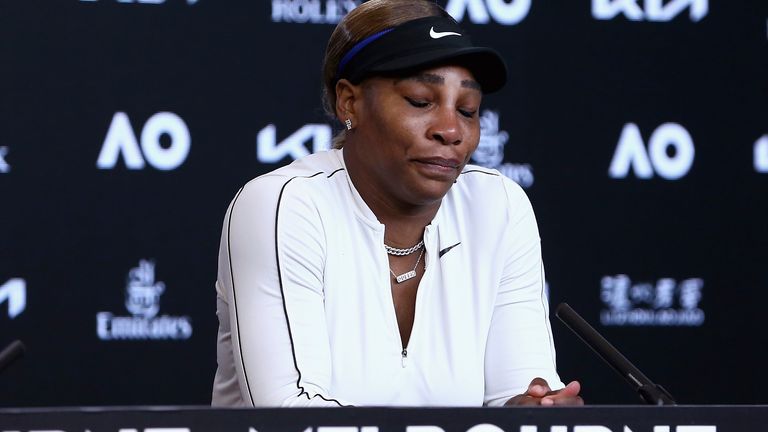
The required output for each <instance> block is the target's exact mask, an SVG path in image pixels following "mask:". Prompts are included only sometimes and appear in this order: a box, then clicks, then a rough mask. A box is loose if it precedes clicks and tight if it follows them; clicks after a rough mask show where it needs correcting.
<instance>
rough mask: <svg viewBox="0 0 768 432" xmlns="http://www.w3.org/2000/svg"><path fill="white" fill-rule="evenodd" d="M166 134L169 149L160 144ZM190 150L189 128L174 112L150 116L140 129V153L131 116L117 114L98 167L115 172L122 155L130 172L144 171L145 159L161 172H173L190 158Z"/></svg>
mask: <svg viewBox="0 0 768 432" xmlns="http://www.w3.org/2000/svg"><path fill="white" fill-rule="evenodd" d="M163 135H167V136H168V137H169V138H170V145H168V147H167V148H164V147H163V145H162V144H161V143H160V138H161V137H162V136H163ZM189 147H190V137H189V129H187V125H186V124H185V123H184V120H182V119H181V117H179V116H177V115H176V114H174V113H171V112H159V113H157V114H155V115H153V116H152V117H150V118H149V120H147V122H146V123H145V124H144V127H143V128H142V130H141V151H140V150H139V145H138V143H137V141H136V135H134V133H133V127H132V126H131V121H130V120H129V119H128V115H127V114H126V113H124V112H117V113H115V115H114V117H112V123H111V124H110V125H109V131H107V137H106V138H105V139H104V145H103V146H102V147H101V152H100V153H99V158H98V159H97V160H96V166H97V167H99V168H100V169H112V168H114V167H115V165H116V164H117V159H118V157H119V156H120V154H122V155H123V159H124V160H125V166H126V167H128V169H132V170H140V169H144V166H145V159H146V162H149V164H150V165H152V166H153V167H155V168H157V169H159V170H164V171H167V170H172V169H175V168H178V167H179V165H181V164H182V163H184V161H185V160H186V159H187V155H188V154H189ZM142 153H143V157H142Z"/></svg>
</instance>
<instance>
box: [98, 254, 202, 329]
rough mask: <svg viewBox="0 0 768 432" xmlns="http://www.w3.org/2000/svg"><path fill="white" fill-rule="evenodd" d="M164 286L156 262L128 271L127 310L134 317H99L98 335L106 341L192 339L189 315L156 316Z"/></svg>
mask: <svg viewBox="0 0 768 432" xmlns="http://www.w3.org/2000/svg"><path fill="white" fill-rule="evenodd" d="M165 289H166V287H165V283H163V282H160V281H156V280H155V262H154V261H151V260H140V261H139V265H138V267H135V268H132V269H131V270H130V271H129V272H128V280H127V283H126V287H125V308H126V309H127V310H128V312H129V313H130V314H131V316H116V315H115V314H113V313H112V312H99V313H98V314H97V315H96V335H97V336H98V338H99V339H101V340H104V341H107V340H160V339H165V340H184V339H189V338H190V337H192V319H191V318H190V317H188V316H170V315H161V316H157V314H158V313H159V311H160V296H161V295H162V294H163V293H164V292H165Z"/></svg>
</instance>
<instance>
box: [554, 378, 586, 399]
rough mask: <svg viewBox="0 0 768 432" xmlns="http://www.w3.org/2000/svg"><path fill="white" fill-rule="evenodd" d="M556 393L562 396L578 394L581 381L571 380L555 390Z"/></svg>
mask: <svg viewBox="0 0 768 432" xmlns="http://www.w3.org/2000/svg"><path fill="white" fill-rule="evenodd" d="M557 393H558V394H560V395H564V396H578V395H579V393H581V383H579V382H578V381H571V382H569V383H568V385H567V386H565V387H563V388H562V389H560V390H558V391H557Z"/></svg>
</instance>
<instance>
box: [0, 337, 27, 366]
mask: <svg viewBox="0 0 768 432" xmlns="http://www.w3.org/2000/svg"><path fill="white" fill-rule="evenodd" d="M26 351H27V347H25V346H24V344H23V343H21V341H20V340H15V341H13V342H11V343H10V344H9V345H8V346H7V347H5V349H4V350H3V351H2V352H0V373H2V372H3V370H4V369H5V368H7V367H8V366H10V365H11V363H13V362H14V361H16V360H18V359H19V358H20V357H21V356H23V355H24V353H25V352H26Z"/></svg>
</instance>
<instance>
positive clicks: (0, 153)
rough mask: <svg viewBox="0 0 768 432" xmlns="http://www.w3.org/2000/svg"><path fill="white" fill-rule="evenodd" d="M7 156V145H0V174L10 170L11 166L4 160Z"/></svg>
mask: <svg viewBox="0 0 768 432" xmlns="http://www.w3.org/2000/svg"><path fill="white" fill-rule="evenodd" d="M6 156H8V147H0V174H6V173H9V172H11V166H10V165H9V164H8V162H6V161H5V157H6Z"/></svg>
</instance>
